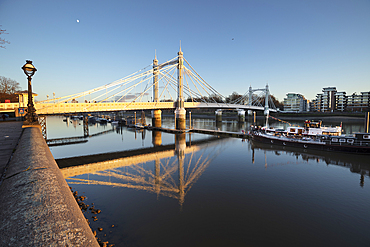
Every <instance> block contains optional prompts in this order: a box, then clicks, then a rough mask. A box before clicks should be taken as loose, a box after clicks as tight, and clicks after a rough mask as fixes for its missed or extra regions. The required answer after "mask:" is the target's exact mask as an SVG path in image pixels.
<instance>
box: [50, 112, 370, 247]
mask: <svg viewBox="0 0 370 247" xmlns="http://www.w3.org/2000/svg"><path fill="white" fill-rule="evenodd" d="M62 120H63V118H62V117H48V118H47V130H48V132H47V135H48V138H49V139H52V138H60V137H72V136H82V135H83V125H82V121H78V120H77V121H71V120H68V121H67V122H63V121H62ZM147 121H150V120H149V119H148V120H147ZM193 124H194V127H196V128H208V129H216V128H219V129H223V130H229V131H241V130H242V129H246V126H247V125H249V123H246V124H244V125H239V124H238V123H236V122H231V121H230V122H223V123H222V124H221V125H217V126H216V125H215V123H214V120H210V119H209V120H208V119H195V120H194V123H193ZM281 124H282V123H281V122H274V123H272V125H276V126H279V125H281ZM297 124H298V123H297ZM333 124H337V123H333ZM338 124H339V123H338ZM163 126H165V127H173V119H170V118H168V119H166V118H165V119H163ZM344 129H345V133H346V134H350V133H351V132H356V131H363V124H362V123H351V124H345V125H344ZM107 130H112V131H110V132H107V133H105V134H102V135H96V136H94V137H91V138H89V139H88V141H87V142H86V143H82V144H73V145H65V146H55V147H50V150H51V152H52V154H53V156H54V158H55V159H56V160H57V162H63V161H65V162H67V163H68V162H70V164H71V165H76V164H77V165H79V166H72V167H69V168H68V169H65V168H64V169H62V172H64V173H65V174H67V175H66V176H69V177H68V178H67V179H66V181H67V182H68V184H69V186H71V187H72V188H73V190H77V191H78V193H79V195H85V196H86V197H87V199H86V200H85V202H86V203H87V204H90V205H92V203H94V206H95V208H98V209H101V213H100V214H98V215H93V214H91V212H90V211H89V210H87V212H85V216H86V217H87V218H89V219H90V222H91V224H90V226H91V227H92V229H93V230H96V229H98V228H99V227H101V228H103V230H102V231H97V232H98V237H99V238H101V239H102V240H103V241H109V243H113V244H115V246H369V244H370V230H369V229H370V210H369V209H370V180H369V171H370V161H369V160H370V159H369V158H370V156H369V155H362V156H361V155H354V154H343V153H334V152H320V151H310V150H301V149H293V148H292V149H287V148H285V149H283V148H282V147H276V146H270V145H261V144H258V143H253V142H251V141H248V140H245V141H243V140H241V139H237V138H215V137H213V136H208V135H202V134H191V135H190V134H183V135H174V134H168V133H160V132H155V133H154V132H151V131H146V130H144V131H143V132H135V131H134V130H131V129H127V128H118V127H116V126H112V125H111V124H109V123H108V124H106V125H99V124H95V125H93V126H92V125H91V126H89V133H90V135H91V134H96V133H101V132H103V131H107ZM127 150H136V151H137V150H139V151H138V152H137V153H135V156H134V157H128V156H127V155H126V154H125V151H127ZM140 150H141V151H140ZM112 152H113V153H114V154H113V155H112V154H109V153H112ZM94 154H100V155H95V156H88V155H94ZM81 156H88V157H87V158H86V157H81ZM113 156H114V157H113ZM77 157H78V158H77ZM66 158H69V159H66ZM95 159H96V160H95ZM68 174H69V175H68ZM76 174H77V175H76ZM92 216H97V218H98V220H97V221H92V218H91V217H92Z"/></svg>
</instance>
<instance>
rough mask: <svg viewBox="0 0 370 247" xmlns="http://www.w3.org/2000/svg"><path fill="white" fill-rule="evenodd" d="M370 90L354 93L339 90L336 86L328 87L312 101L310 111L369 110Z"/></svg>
mask: <svg viewBox="0 0 370 247" xmlns="http://www.w3.org/2000/svg"><path fill="white" fill-rule="evenodd" d="M369 110H370V92H361V94H356V93H353V94H351V95H347V94H346V92H344V91H343V92H338V91H337V89H336V87H326V88H323V89H322V93H319V94H317V95H316V98H315V99H314V100H312V101H311V103H310V111H317V112H334V111H339V112H344V111H369Z"/></svg>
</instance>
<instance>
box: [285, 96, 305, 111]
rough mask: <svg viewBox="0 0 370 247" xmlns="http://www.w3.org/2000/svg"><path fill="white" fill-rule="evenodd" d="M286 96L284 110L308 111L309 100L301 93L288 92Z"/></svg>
mask: <svg viewBox="0 0 370 247" xmlns="http://www.w3.org/2000/svg"><path fill="white" fill-rule="evenodd" d="M286 96H287V97H286V98H284V111H289V112H303V111H307V108H308V107H307V106H308V100H306V99H305V97H304V96H303V95H302V94H299V93H287V94H286Z"/></svg>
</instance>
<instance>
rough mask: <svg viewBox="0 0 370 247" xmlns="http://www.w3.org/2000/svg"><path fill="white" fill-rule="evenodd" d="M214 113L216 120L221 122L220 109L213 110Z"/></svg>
mask: <svg viewBox="0 0 370 247" xmlns="http://www.w3.org/2000/svg"><path fill="white" fill-rule="evenodd" d="M215 114H216V122H222V110H221V109H218V110H217V111H215Z"/></svg>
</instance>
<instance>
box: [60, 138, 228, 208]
mask: <svg viewBox="0 0 370 247" xmlns="http://www.w3.org/2000/svg"><path fill="white" fill-rule="evenodd" d="M153 137H156V138H155V139H153V144H154V147H152V148H143V149H139V150H129V151H125V152H119V153H109V154H99V155H90V156H85V157H75V158H66V159H59V160H56V161H57V163H58V165H59V167H61V172H62V174H63V176H64V177H65V179H66V180H67V182H68V184H70V185H71V184H88V185H105V186H113V187H124V188H131V189H137V190H144V191H148V192H151V193H156V194H157V197H158V196H159V195H162V196H166V197H171V198H175V199H177V200H178V201H179V203H180V205H182V204H183V203H184V200H185V196H186V194H187V193H188V192H189V190H190V189H191V187H192V186H193V185H194V183H195V182H196V181H197V180H198V179H199V177H200V176H201V175H202V173H203V172H204V171H205V170H206V168H207V167H208V166H209V164H210V163H211V162H212V160H214V159H215V158H216V157H217V156H218V155H219V154H220V152H221V151H222V150H223V149H224V148H225V145H220V143H223V140H222V139H219V138H210V139H206V140H201V141H194V142H191V135H190V134H189V141H188V142H186V134H185V133H182V134H176V135H175V145H173V144H172V145H163V146H160V143H161V141H160V140H159V139H160V137H161V134H160V132H159V133H158V132H157V131H155V132H153ZM85 160H90V161H91V160H94V161H93V162H90V163H87V162H85ZM63 166H67V167H65V168H63ZM83 174H88V176H87V178H86V176H80V175H83ZM81 177H84V178H81Z"/></svg>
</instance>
